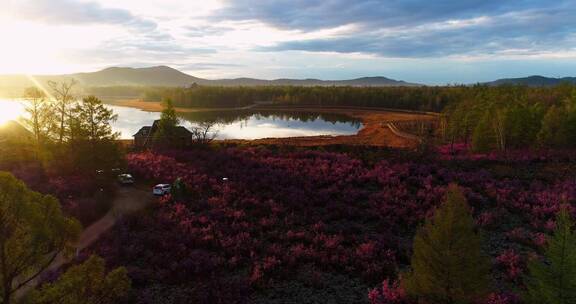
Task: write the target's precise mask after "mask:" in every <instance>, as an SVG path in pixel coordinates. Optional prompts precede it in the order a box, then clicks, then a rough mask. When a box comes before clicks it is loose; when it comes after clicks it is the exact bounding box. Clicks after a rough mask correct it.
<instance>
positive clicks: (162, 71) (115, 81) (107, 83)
mask: <svg viewBox="0 0 576 304" xmlns="http://www.w3.org/2000/svg"><path fill="white" fill-rule="evenodd" d="M71 78H73V79H76V80H77V81H78V82H79V84H80V86H81V87H83V88H89V87H111V86H172V87H185V86H190V85H192V84H194V83H196V84H199V85H205V86H357V87H368V86H370V87H387V86H423V85H421V84H417V83H409V82H405V81H401V80H394V79H390V78H386V77H362V78H357V79H351V80H320V79H275V80H262V79H255V78H234V79H216V80H210V79H204V78H199V77H194V76H192V75H189V74H186V73H183V72H180V71H178V70H176V69H173V68H171V67H167V66H156V67H147V68H126V67H112V68H107V69H104V70H101V71H98V72H92V73H76V74H68V75H39V76H33V77H28V76H24V75H0V95H3V96H19V95H21V94H22V92H23V90H24V88H27V87H30V86H33V85H34V81H37V82H40V83H44V84H45V83H46V82H47V81H49V80H53V81H65V80H68V79H71ZM562 82H569V83H573V84H576V77H564V78H549V77H544V76H530V77H525V78H506V79H499V80H496V81H492V82H486V83H484V84H487V85H492V86H496V85H503V84H518V85H527V86H553V85H557V84H560V83H562Z"/></svg>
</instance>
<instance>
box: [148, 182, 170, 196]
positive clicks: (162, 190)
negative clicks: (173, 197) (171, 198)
mask: <svg viewBox="0 0 576 304" xmlns="http://www.w3.org/2000/svg"><path fill="white" fill-rule="evenodd" d="M170 190H172V186H171V185H170V184H158V185H156V186H154V188H152V193H153V194H154V195H160V196H162V195H166V194H169V193H170Z"/></svg>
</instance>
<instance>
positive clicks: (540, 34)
mask: <svg viewBox="0 0 576 304" xmlns="http://www.w3.org/2000/svg"><path fill="white" fill-rule="evenodd" d="M575 19H576V7H575V6H572V7H570V6H567V5H566V3H562V2H560V4H559V5H555V6H552V7H546V8H541V9H524V10H519V11H511V12H506V13H501V14H496V15H495V14H492V15H483V16H478V17H472V18H468V19H453V18H450V19H446V20H442V21H434V22H428V23H423V24H421V25H418V26H398V25H395V26H393V27H386V26H381V27H367V26H366V25H364V26H363V27H361V28H360V29H358V30H356V31H354V32H352V33H347V34H345V35H338V36H334V37H327V38H317V39H307V40H291V41H285V42H281V43H279V44H276V45H273V46H267V47H263V48H259V49H258V50H260V51H287V50H298V51H308V52H338V53H369V54H375V55H379V56H384V57H403V58H425V57H443V56H486V55H492V56H510V55H517V56H523V55H538V54H544V53H554V52H566V51H575V50H576V49H575V46H576V28H575V27H574V22H573V20H575ZM364 22H368V21H364Z"/></svg>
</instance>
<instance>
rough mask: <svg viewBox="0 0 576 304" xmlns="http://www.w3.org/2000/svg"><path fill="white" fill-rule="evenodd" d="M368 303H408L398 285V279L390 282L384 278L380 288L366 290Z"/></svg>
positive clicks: (404, 293)
mask: <svg viewBox="0 0 576 304" xmlns="http://www.w3.org/2000/svg"><path fill="white" fill-rule="evenodd" d="M368 299H369V300H370V304H405V303H409V302H408V300H407V296H406V292H405V291H404V289H403V288H402V286H400V283H399V281H393V282H390V280H388V279H386V280H384V282H382V286H381V287H380V288H374V289H372V290H370V292H368Z"/></svg>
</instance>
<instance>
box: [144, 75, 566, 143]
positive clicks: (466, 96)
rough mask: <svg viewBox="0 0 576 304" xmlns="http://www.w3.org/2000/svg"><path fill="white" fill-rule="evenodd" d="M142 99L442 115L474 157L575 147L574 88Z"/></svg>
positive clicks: (187, 93)
mask: <svg viewBox="0 0 576 304" xmlns="http://www.w3.org/2000/svg"><path fill="white" fill-rule="evenodd" d="M143 96H144V100H161V99H162V98H170V99H171V100H173V102H174V104H175V106H180V107H241V106H246V105H250V104H253V103H254V102H263V101H264V102H272V103H273V105H275V106H303V107H310V108H313V107H334V106H351V107H376V108H392V109H404V110H416V111H430V112H441V113H442V114H444V115H443V117H444V119H445V120H446V125H447V126H446V128H445V130H442V134H441V137H442V140H443V141H447V142H450V143H465V144H467V145H470V147H471V149H472V150H473V151H476V152H488V151H494V150H498V151H506V150H511V149H512V150H514V149H522V148H532V149H541V148H573V147H575V146H576V87H575V86H574V85H570V84H561V85H558V86H554V87H527V86H514V85H502V86H486V85H475V86H446V87H381V88H374V87H366V88H358V87H235V88H230V87H205V86H192V87H190V88H156V89H149V90H147V91H146V92H145V93H144V95H143Z"/></svg>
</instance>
